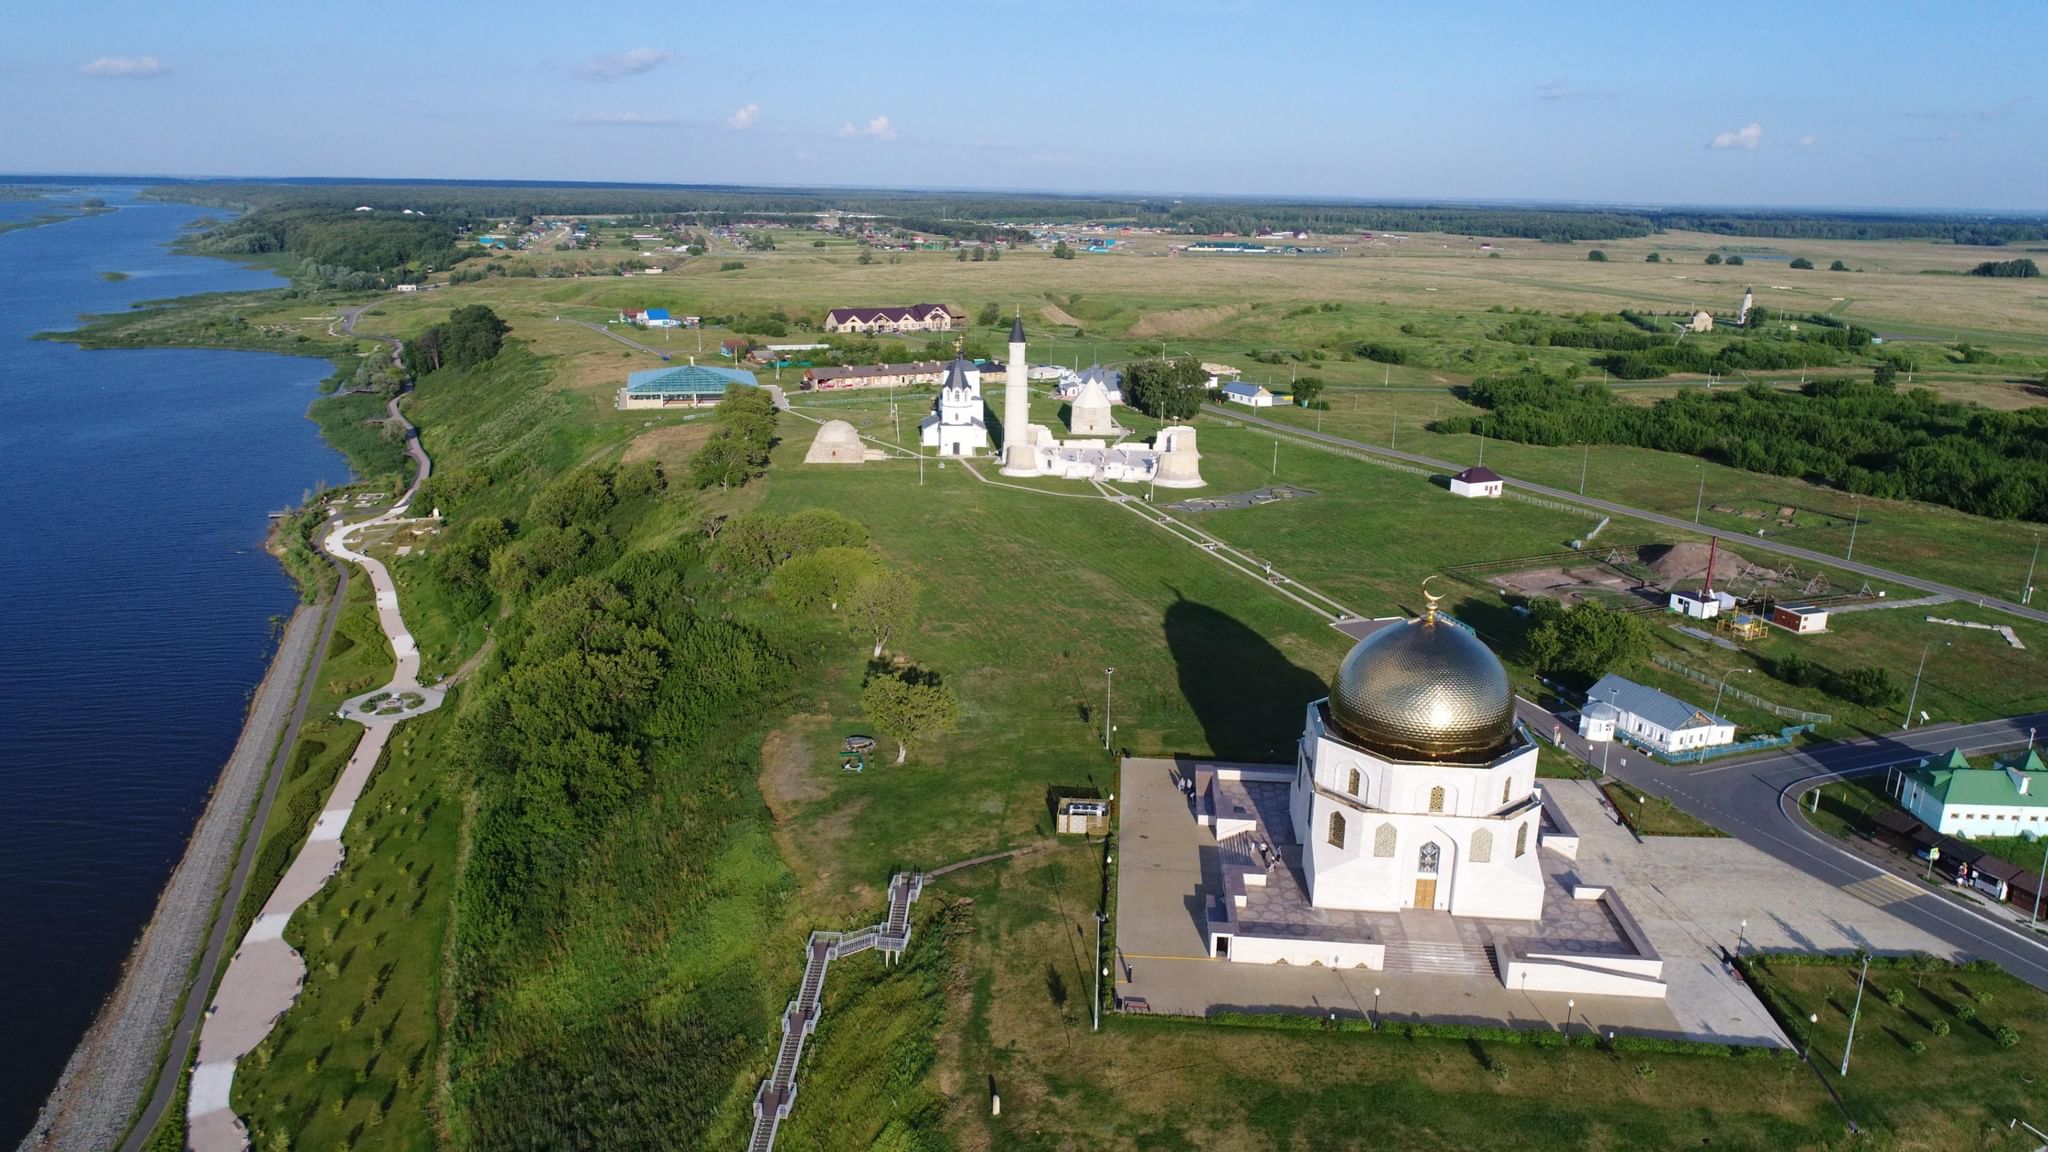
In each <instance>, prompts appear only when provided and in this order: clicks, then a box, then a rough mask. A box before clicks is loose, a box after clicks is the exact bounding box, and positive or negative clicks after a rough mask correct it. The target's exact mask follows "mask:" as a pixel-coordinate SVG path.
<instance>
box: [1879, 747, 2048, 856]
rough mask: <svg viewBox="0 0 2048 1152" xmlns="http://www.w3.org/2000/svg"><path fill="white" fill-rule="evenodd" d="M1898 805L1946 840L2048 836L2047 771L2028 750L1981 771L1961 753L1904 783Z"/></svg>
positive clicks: (1933, 761)
mask: <svg viewBox="0 0 2048 1152" xmlns="http://www.w3.org/2000/svg"><path fill="white" fill-rule="evenodd" d="M1899 803H1900V805H1901V806H1903V807H1904V808H1905V809H1906V811H1908V812H1911V813H1912V814H1913V815H1915V816H1918V817H1919V818H1920V820H1921V822H1923V823H1925V824H1926V825H1927V826H1928V827H1929V828H1932V829H1934V830H1935V831H1936V832H1940V833H1942V834H1943V835H1947V836H1961V837H1963V838H1965V839H1968V838H1969V837H1972V836H2041V835H2048V765H2044V764H2043V763H2042V762H2041V754H2040V753H2038V752H2035V751H2033V750H2032V749H2029V750H2028V751H2027V752H2026V754H2025V755H2023V756H2022V755H2015V756H2013V757H2011V758H2009V759H2008V760H2006V761H2005V762H2003V763H1994V764H1992V765H1991V767H1989V768H1978V767H1975V766H1973V765H1971V763H1970V761H1969V759H1968V758H1967V757H1965V756H1964V755H1963V752H1962V749H1960V748H1958V749H1955V750H1954V751H1952V752H1950V753H1949V754H1948V755H1946V756H1938V757H1930V758H1928V759H1926V760H1922V761H1921V762H1920V766H1919V767H1918V768H1916V769H1914V770H1913V771H1912V772H1909V773H1907V774H1905V775H1904V776H1903V777H1901V778H1900V780H1899Z"/></svg>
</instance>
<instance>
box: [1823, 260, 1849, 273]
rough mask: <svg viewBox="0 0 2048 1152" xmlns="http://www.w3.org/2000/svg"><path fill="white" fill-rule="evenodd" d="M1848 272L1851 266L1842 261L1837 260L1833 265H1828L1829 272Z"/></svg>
mask: <svg viewBox="0 0 2048 1152" xmlns="http://www.w3.org/2000/svg"><path fill="white" fill-rule="evenodd" d="M1848 270H1849V266H1848V265H1847V264H1844V263H1842V262H1841V261H1840V260H1837V261H1835V262H1834V263H1833V264H1830V265H1828V271H1830V272H1847V271H1848Z"/></svg>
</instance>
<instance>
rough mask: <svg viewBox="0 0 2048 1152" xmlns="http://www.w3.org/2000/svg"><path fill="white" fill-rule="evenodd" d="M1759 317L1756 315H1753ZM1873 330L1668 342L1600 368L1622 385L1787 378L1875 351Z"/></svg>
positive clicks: (1610, 359) (1614, 356)
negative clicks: (1687, 377)
mask: <svg viewBox="0 0 2048 1152" xmlns="http://www.w3.org/2000/svg"><path fill="white" fill-rule="evenodd" d="M1751 315H1756V313H1751ZM1871 335H1872V333H1871V332H1870V330H1869V329H1867V328H1860V327H1857V328H1847V329H1831V330H1828V331H1824V332H1800V333H1773V334H1770V335H1768V336H1764V337H1756V338H1746V339H1734V340H1728V341H1726V342H1723V343H1721V344H1719V345H1716V344H1714V343H1712V342H1710V341H1705V340H1697V339H1683V340H1680V339H1667V340H1666V341H1665V342H1663V343H1660V344H1658V345H1657V346H1655V347H1652V348H1649V349H1645V350H1643V351H1636V352H1612V353H1609V354H1608V355H1606V356H1602V357H1599V358H1597V359H1596V360H1595V361H1594V363H1596V364H1598V365H1599V366H1600V367H1602V368H1605V369H1606V370H1607V371H1608V372H1610V373H1612V374H1613V375H1614V376H1615V378H1616V379H1620V380H1656V379H1659V378H1661V377H1664V376H1669V375H1670V374H1672V373H1673V372H1691V373H1696V374H1698V375H1717V376H1727V375H1733V374H1736V373H1741V372H1783V371H1785V370H1787V369H1792V368H1824V367H1828V366H1830V365H1833V364H1836V363H1839V362H1840V360H1841V355H1840V353H1841V352H1842V351H1850V350H1855V349H1859V348H1863V347H1866V346H1868V345H1869V343H1870V337H1871Z"/></svg>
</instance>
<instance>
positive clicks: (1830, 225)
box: [145, 180, 2048, 245]
mask: <svg viewBox="0 0 2048 1152" xmlns="http://www.w3.org/2000/svg"><path fill="white" fill-rule="evenodd" d="M145 194H146V195H150V196H153V197H156V198H160V199H174V200H182V201H185V202H188V203H198V204H208V205H216V206H221V207H235V208H264V207H278V206H286V205H298V206H308V205H310V206H317V207H321V208H324V209H327V210H330V211H347V210H349V209H352V208H354V207H355V206H357V205H359V204H368V205H371V206H373V207H376V208H377V209H378V215H383V214H385V213H386V212H396V211H397V210H398V209H399V208H401V207H405V208H413V209H416V210H420V211H424V212H427V213H429V214H430V215H432V216H435V217H440V216H448V217H453V218H456V219H460V220H471V221H475V220H483V219H505V218H510V217H517V216H520V215H524V214H532V213H540V214H545V215H563V214H577V215H593V214H603V213H614V214H618V215H619V216H621V217H626V216H633V215H635V214H637V218H638V220H639V222H640V223H642V224H646V225H654V224H657V223H662V222H666V223H669V224H671V225H674V224H678V223H681V222H682V221H684V220H685V219H690V220H695V221H696V222H698V223H700V224H704V225H731V224H736V223H746V222H750V221H762V220H769V219H776V218H781V219H786V220H788V221H789V222H791V223H806V224H807V223H809V222H810V219H809V216H810V214H812V213H817V212H824V211H831V210H839V211H846V212H857V213H865V214H873V215H876V216H880V217H883V218H885V219H888V220H891V221H893V222H895V223H898V224H900V225H902V226H903V227H904V228H906V229H911V230H915V231H918V232H925V233H930V234H933V235H940V236H952V237H957V238H961V239H972V240H982V241H990V240H999V239H1000V240H1006V241H1012V242H1022V241H1023V240H1026V239H1028V238H1029V236H1028V231H1027V230H1026V229H1024V228H1022V227H1020V226H1018V225H1017V224H1016V223H1015V222H1017V221H1045V222H1082V221H1086V222H1093V223H1098V224H1104V225H1114V224H1132V225H1139V226H1145V227H1164V228H1171V229H1174V230H1176V231H1181V232H1190V233H1201V234H1215V233H1221V232H1235V233H1238V234H1239V235H1252V234H1255V233H1257V232H1258V231H1260V230H1262V229H1288V230H1303V231H1308V232H1315V233H1322V234H1336V233H1345V232H1449V233H1455V234H1458V235H1465V236H1482V235H1483V236H1515V237H1522V238H1526V239H1533V240H1545V241H1551V242H1556V243H1569V242H1573V241H1601V240H1617V239H1622V238H1625V237H1633V236H1647V235H1650V234H1651V233H1654V232H1663V231H1694V232H1710V233H1713V234H1716V235H1722V236H1753V237H1760V238H1768V239H1814V240H1895V239H1935V240H1946V241H1949V242H1951V243H1956V244H1988V245H1998V244H2007V243H2017V242H2023V241H2040V240H2043V239H2048V218H2043V217H2008V218H1999V219H1991V220H1987V219H1985V218H1984V217H1982V216H1981V215H1980V216H1964V215H1953V216H1942V215H1920V214H1914V213H1884V212H1878V213H1871V212H1830V213H1799V212H1770V211H1758V212H1753V213H1745V212H1699V211H1689V210H1673V211H1656V210H1650V211H1638V212H1617V211H1613V210H1611V209H1601V208H1588V209H1570V208H1555V207H1543V208H1516V207H1475V206H1471V205H1418V204H1378V205H1375V204H1370V203H1357V202H1342V201H1315V200H1254V199H1231V198H1207V197H1186V198H1168V197H1115V196H1100V197H1093V196H1062V195H1036V194H1030V193H984V192H904V191H867V190H858V189H782V188H777V189H745V188H732V187H694V188H692V187H675V186H648V185H630V184H579V185H573V186H559V185H547V184H540V183H527V182H517V181H504V182H497V183H492V184H484V185H465V184H458V183H431V184H420V183H408V182H402V181H394V182H391V183H378V182H364V181H322V180H307V181H298V182H293V183H288V184H282V183H273V184H263V183H254V182H240V181H235V182H204V181H185V182H175V181H172V182H165V183H164V184H162V185H159V186H157V187H155V188H152V189H150V190H148V192H147V193H145Z"/></svg>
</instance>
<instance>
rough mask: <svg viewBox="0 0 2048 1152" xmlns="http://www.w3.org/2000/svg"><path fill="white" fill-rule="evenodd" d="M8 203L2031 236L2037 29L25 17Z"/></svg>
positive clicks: (1010, 12) (911, 10)
mask: <svg viewBox="0 0 2048 1152" xmlns="http://www.w3.org/2000/svg"><path fill="white" fill-rule="evenodd" d="M0 23H4V26H5V28H6V29H7V34H6V36H5V37H4V38H0V108H5V109H6V110H7V114H6V115H5V116H0V171H5V172H15V173H29V172H64V173H106V174H136V173H140V174H163V175H186V176H341V177H351V176H352V177H377V178H435V179H528V180H565V181H566V180H605V181H632V182H657V183H690V184H701V183H720V184H783V185H809V186H819V185H824V186H830V185H840V186H869V187H919V188H931V187H936V188H989V189H1009V190H1036V191H1063V192H1153V193H1167V194H1183V195H1202V194H1215V195H1260V196H1302V197H1328V198H1353V199H1368V200H1370V199H1410V200H1446V199H1480V200H1502V201H1577V202H1598V203H1617V204H1687V205H1692V204H1710V205H1768V206H1808V207H1884V208H1963V209H1987V210H2004V211H2011V210H2017V211H2028V210H2048V147H2043V143H2044V142H2048V81H2044V79H2043V76H2044V75H2048V73H2044V71H2043V70H2042V69H2041V68H2040V67H2039V61H2038V54H2039V50H2040V45H2042V44H2044V43H2048V5H2044V4H2041V3H2037V2H2036V3H1993V2H1983V3H1978V2H1972V0H1965V2H1963V3H1958V4H1953V5H1934V4H1924V3H1893V2H1889V0H1864V2H1862V3H1856V4H1838V3H1829V2H1815V3H1806V2H1794V3H1783V2H1782V0H1781V2H1779V3H1774V4H1769V5H1752V4H1741V3H1733V4H1730V3H1723V4H1718V5H1685V6H1681V5H1645V4H1641V3H1634V4H1628V5H1608V4H1604V3H1595V2H1591V0H1588V2H1583V3H1578V4H1572V5H1563V4H1531V3H1527V2H1526V0H1525V2H1521V3H1465V4H1440V5H1424V4H1404V5H1395V4H1382V3H1376V2H1369V0H1354V2H1351V3H1341V2H1331V3H1322V2H1311V0H1298V2H1295V0H1266V2H1257V3H1254V2H1251V0H1182V2H1178V3H1167V2H1151V0H1131V2H1122V0H1094V2H1092V3H1078V2H1070V0H1049V2H1039V3H1033V2H1012V3H1007V4H989V3H981V2H977V0H953V2H951V3H947V4H941V5H914V4H913V5H905V4H889V5H884V6H882V7H880V8H876V7H871V6H860V5H854V6H847V5H843V4H840V5H828V4H812V3H775V2H772V0H763V2H759V3H754V4H739V5H735V4H724V5H717V6H712V5H699V4H690V3H682V4H657V5H632V4H627V5H617V6H611V7H598V8H592V7H588V6H573V5H572V6H562V5H558V4H541V3H533V2H530V0H504V2H500V3H493V4H490V5H487V6H486V5H477V4H469V3H463V2H460V0H437V2H433V3H418V2H417V0H414V2H410V3H403V4H399V3H385V2H383V0H354V2H351V3H323V4H277V3H274V2H267V3H240V2H225V0H188V2H184V3H179V4H163V3H161V2H157V0H151V2H147V3H144V2H140V0H85V3H83V4H78V5H58V4H31V3H29V2H28V0H8V2H7V4H6V5H5V18H4V22H0Z"/></svg>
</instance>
